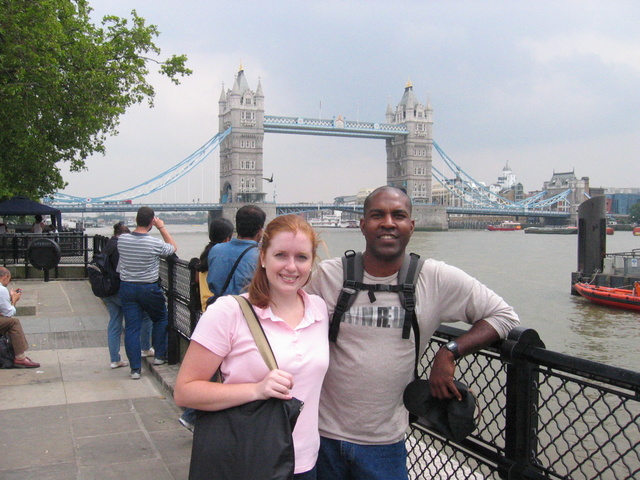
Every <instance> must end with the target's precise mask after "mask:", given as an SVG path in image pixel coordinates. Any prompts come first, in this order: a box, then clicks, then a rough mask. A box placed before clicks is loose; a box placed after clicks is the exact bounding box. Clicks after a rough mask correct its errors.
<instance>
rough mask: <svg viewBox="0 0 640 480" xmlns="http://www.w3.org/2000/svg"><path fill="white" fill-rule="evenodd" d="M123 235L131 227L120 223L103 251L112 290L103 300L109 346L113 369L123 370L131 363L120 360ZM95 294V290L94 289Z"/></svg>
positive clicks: (116, 225)
mask: <svg viewBox="0 0 640 480" xmlns="http://www.w3.org/2000/svg"><path fill="white" fill-rule="evenodd" d="M123 233H129V227H127V226H126V225H125V224H124V223H123V222H118V223H116V224H115V225H114V226H113V236H112V237H111V238H110V239H109V240H108V241H107V244H106V245H105V247H104V248H103V250H102V252H101V253H102V254H104V255H105V256H106V257H107V259H106V260H107V264H108V268H107V269H106V272H105V273H106V275H105V277H106V278H108V281H109V285H110V290H109V291H107V292H105V293H109V295H108V296H106V297H104V298H103V299H102V300H103V301H104V303H105V305H106V306H107V310H108V311H109V325H108V326H107V344H108V346H109V357H111V368H121V367H126V366H128V365H129V362H127V361H126V360H122V359H121V358H120V338H121V337H122V323H123V320H124V315H123V313H122V302H120V297H119V296H118V290H119V289H120V275H118V272H117V271H116V270H117V268H118V259H119V258H120V256H119V255H118V237H119V236H120V235H122V234H123ZM94 293H96V292H95V289H94Z"/></svg>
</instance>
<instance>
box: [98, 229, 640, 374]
mask: <svg viewBox="0 0 640 480" xmlns="http://www.w3.org/2000/svg"><path fill="white" fill-rule="evenodd" d="M167 227H168V229H169V232H170V233H171V235H172V236H173V238H174V239H175V241H176V243H177V245H178V249H179V250H178V256H179V257H180V258H182V259H186V260H189V259H190V258H191V257H196V256H199V255H200V252H201V251H202V249H203V248H204V246H205V245H206V243H207V242H208V238H207V232H206V226H205V225H167ZM319 231H320V235H321V238H322V239H323V241H324V243H325V246H323V247H321V249H320V256H321V258H328V257H333V256H339V255H342V253H343V252H344V251H345V250H348V249H353V250H362V249H364V237H363V236H362V234H361V233H360V230H359V229H357V228H354V229H347V228H323V229H319ZM87 234H89V235H95V234H101V235H110V234H111V229H107V228H99V229H98V228H95V229H87ZM152 234H153V235H154V236H155V235H157V236H159V234H158V233H157V231H156V230H155V229H154V230H153V232H152ZM577 239H578V236H577V235H527V234H525V233H524V232H522V231H514V232H489V231H486V230H450V231H448V232H416V233H415V234H414V235H413V238H412V239H411V243H410V244H409V248H408V250H409V251H411V252H415V253H418V254H420V255H421V256H423V257H425V258H429V257H431V258H435V259H437V260H442V261H444V262H447V263H449V264H450V265H454V266H456V267H459V268H461V269H462V270H464V271H466V272H467V273H469V274H470V275H472V276H474V277H475V278H477V279H478V280H480V281H481V282H482V283H484V284H485V285H487V286H488V287H489V288H491V289H493V290H494V291H495V292H497V293H498V294H499V295H501V296H502V297H503V298H504V299H505V300H506V301H507V302H508V303H509V304H511V305H512V306H513V307H514V308H515V310H516V312H517V313H518V315H519V316H520V320H521V322H522V325H523V326H525V327H530V328H533V329H535V330H537V331H538V333H539V334H540V337H541V338H542V340H543V341H544V343H545V344H546V347H547V348H548V349H549V350H553V351H556V352H560V353H565V354H568V355H572V356H575V357H580V358H585V359H588V360H593V361H597V362H601V363H605V364H608V365H613V366H617V367H622V368H627V369H631V370H635V371H638V370H640V368H639V367H640V347H639V346H638V338H640V314H638V313H634V312H629V311H624V310H617V309H613V308H607V307H601V306H597V305H593V304H591V303H589V302H588V301H587V300H585V299H583V298H582V297H578V296H572V295H571V293H570V289H571V272H573V271H575V270H576V265H577ZM634 248H640V237H634V236H633V235H632V234H631V232H616V233H615V234H614V235H611V236H607V252H608V253H613V252H627V251H631V250H632V249H634ZM453 325H454V326H460V327H462V328H464V326H462V325H455V324H453Z"/></svg>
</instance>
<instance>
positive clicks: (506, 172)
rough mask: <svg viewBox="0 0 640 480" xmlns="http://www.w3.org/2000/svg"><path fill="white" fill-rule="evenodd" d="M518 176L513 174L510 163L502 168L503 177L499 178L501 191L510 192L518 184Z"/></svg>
mask: <svg viewBox="0 0 640 480" xmlns="http://www.w3.org/2000/svg"><path fill="white" fill-rule="evenodd" d="M516 182H517V180H516V174H515V173H513V170H511V167H510V166H509V162H507V164H506V165H505V166H504V167H503V168H502V175H500V176H499V177H498V185H499V186H500V189H501V190H510V189H511V188H513V187H514V186H515V184H516Z"/></svg>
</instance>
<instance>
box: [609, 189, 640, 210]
mask: <svg viewBox="0 0 640 480" xmlns="http://www.w3.org/2000/svg"><path fill="white" fill-rule="evenodd" d="M605 195H606V196H607V213H611V214H614V215H629V209H630V208H631V206H632V205H635V204H636V203H638V202H640V188H607V189H606V191H605Z"/></svg>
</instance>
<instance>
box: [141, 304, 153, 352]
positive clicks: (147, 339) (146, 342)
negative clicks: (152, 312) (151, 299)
mask: <svg viewBox="0 0 640 480" xmlns="http://www.w3.org/2000/svg"><path fill="white" fill-rule="evenodd" d="M152 329H153V322H152V321H151V319H150V318H149V315H147V312H144V315H143V316H142V325H141V326H140V350H149V349H150V348H151V330H152Z"/></svg>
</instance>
